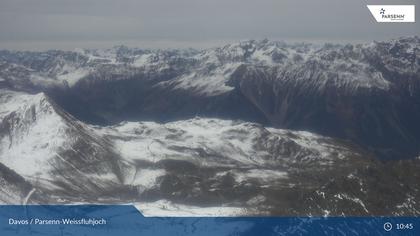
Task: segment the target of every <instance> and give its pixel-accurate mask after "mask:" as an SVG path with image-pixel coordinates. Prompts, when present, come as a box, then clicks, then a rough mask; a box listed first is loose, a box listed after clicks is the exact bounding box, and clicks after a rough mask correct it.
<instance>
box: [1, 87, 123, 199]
mask: <svg viewBox="0 0 420 236" xmlns="http://www.w3.org/2000/svg"><path fill="white" fill-rule="evenodd" d="M0 101H1V104H2V106H1V108H0V144H1V145H0V161H1V162H2V163H3V164H4V165H6V166H7V167H9V168H10V169H12V170H13V171H14V172H16V173H17V174H19V175H21V176H23V177H24V178H25V179H26V180H28V181H29V182H30V183H32V184H35V185H36V186H37V188H40V191H46V192H49V191H51V192H54V194H57V193H60V192H63V193H65V195H66V197H68V198H70V197H71V196H78V195H79V194H84V195H86V197H87V198H89V196H94V197H97V195H98V193H103V194H105V191H106V190H107V189H108V188H110V187H112V186H116V185H119V183H120V181H121V178H122V174H121V172H120V169H119V168H120V167H119V165H120V164H119V160H118V155H116V154H115V153H114V152H113V151H112V149H111V148H110V144H109V143H108V142H107V141H106V140H104V139H101V138H100V137H98V136H96V135H94V134H93V133H92V132H91V131H90V130H89V129H88V128H87V127H86V126H85V125H83V124H82V123H80V122H78V121H77V120H74V118H73V117H71V116H70V115H68V114H67V113H65V112H64V111H62V110H61V109H60V108H59V107H57V106H56V105H55V104H54V103H52V102H51V101H50V99H49V98H48V97H46V96H45V95H44V94H42V93H41V94H36V95H29V94H23V93H19V92H12V91H7V90H1V93H0Z"/></svg>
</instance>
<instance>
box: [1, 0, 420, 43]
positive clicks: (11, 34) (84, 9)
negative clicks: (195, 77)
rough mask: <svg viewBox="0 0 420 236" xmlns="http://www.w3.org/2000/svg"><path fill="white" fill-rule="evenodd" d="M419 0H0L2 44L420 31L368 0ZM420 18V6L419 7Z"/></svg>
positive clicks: (322, 37) (319, 37)
mask: <svg viewBox="0 0 420 236" xmlns="http://www.w3.org/2000/svg"><path fill="white" fill-rule="evenodd" d="M419 3H420V0H391V1H390V0H379V1H377V0H0V49H30V50H43V49H52V48H59V49H74V48H76V47H82V48H102V47H110V46H113V45H119V44H126V45H128V46H137V47H207V46H213V45H216V44H222V43H225V42H232V41H238V40H242V39H262V38H268V39H274V40H285V41H334V42H337V41H370V40H373V39H376V40H383V39H389V38H396V37H399V36H407V35H420V23H419V21H420V19H417V23H376V22H375V21H374V19H373V17H372V16H371V15H370V12H369V10H368V9H367V7H366V5H367V4H415V5H417V6H418V5H420V4H419ZM417 18H418V14H417Z"/></svg>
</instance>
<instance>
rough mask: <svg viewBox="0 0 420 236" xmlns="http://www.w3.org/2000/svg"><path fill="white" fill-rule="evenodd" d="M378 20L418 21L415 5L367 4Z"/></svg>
mask: <svg viewBox="0 0 420 236" xmlns="http://www.w3.org/2000/svg"><path fill="white" fill-rule="evenodd" d="M367 7H368V8H369V11H370V12H371V13H372V15H373V17H375V19H376V21H377V22H416V19H415V6H414V5H367Z"/></svg>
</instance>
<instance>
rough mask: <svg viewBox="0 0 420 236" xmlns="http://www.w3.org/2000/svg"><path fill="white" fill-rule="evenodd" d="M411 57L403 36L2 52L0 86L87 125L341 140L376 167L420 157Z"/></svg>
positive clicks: (413, 48)
mask: <svg viewBox="0 0 420 236" xmlns="http://www.w3.org/2000/svg"><path fill="white" fill-rule="evenodd" d="M419 48H420V39H419V38H418V37H407V38H400V39H396V40H390V41H386V42H373V43H369V44H354V45H352V44H348V45H335V44H324V45H314V44H308V43H300V44H299V43H296V44H287V43H283V42H274V41H268V40H259V41H255V40H250V41H244V42H240V43H236V44H229V45H226V46H223V47H219V48H212V49H206V50H193V49H189V50H175V49H174V50H142V49H130V48H127V47H124V46H119V47H114V48H111V49H102V50H91V49H77V50H75V51H73V52H65V51H47V52H11V51H0V68H1V70H0V79H1V80H0V86H2V87H8V88H12V89H17V90H21V91H32V92H34V91H35V92H45V93H46V94H48V95H49V96H51V97H52V98H53V99H54V101H55V102H57V103H58V104H59V105H60V106H62V107H63V108H64V109H65V110H66V111H68V112H69V113H71V114H72V115H73V116H75V117H77V118H78V119H81V120H83V121H86V122H89V123H93V124H116V123H119V122H121V121H124V120H155V121H171V120H178V119H188V118H192V117H195V116H196V115H199V116H203V117H219V118H225V119H242V120H246V121H252V122H258V123H262V124H269V125H271V126H275V127H278V128H288V129H295V130H311V131H314V132H317V133H319V134H323V135H327V136H332V137H337V138H342V139H349V140H352V141H353V142H356V143H358V144H359V145H362V146H364V147H365V148H368V149H371V150H373V151H375V152H376V154H377V155H379V156H381V157H383V158H388V159H389V158H391V159H399V158H412V157H414V156H418V153H419V152H420V149H419V147H420V125H419V124H418V122H417V120H419V119H420V107H419V106H420V105H419V104H420V103H419V102H418V101H419V100H420V77H419V75H420V73H419V71H420V66H419V65H420V63H419V56H420V50H419ZM80 104H82V105H80ZM372 127H374V128H372Z"/></svg>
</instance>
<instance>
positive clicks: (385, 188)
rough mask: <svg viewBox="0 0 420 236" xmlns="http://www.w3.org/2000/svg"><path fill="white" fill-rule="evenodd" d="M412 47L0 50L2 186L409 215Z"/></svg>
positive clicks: (163, 210) (242, 208)
mask: <svg viewBox="0 0 420 236" xmlns="http://www.w3.org/2000/svg"><path fill="white" fill-rule="evenodd" d="M419 58H420V38H418V37H416V36H415V37H406V38H400V39H395V40H389V41H385V42H373V43H368V44H347V45H340V44H322V45H315V44H309V43H295V44H289V43H284V42H275V41H269V40H250V41H243V42H240V43H236V44H229V45H226V46H223V47H219V48H211V49H204V50H195V49H166V50H163V49H161V50H143V49H136V48H127V47H124V46H118V47H114V48H111V49H76V50H74V51H57V50H51V51H45V52H21V51H6V50H4V51H0V185H1V186H2V188H1V190H0V202H2V203H6V204H40V203H49V204H59V203H65V204H74V203H133V204H135V205H136V206H137V207H138V208H139V209H140V210H141V211H142V212H144V213H145V214H149V215H168V214H181V215H282V216H290V215H298V216H302V215H308V216H313V215H315V216H316V215H318V216H319V215H323V216H327V215H335V216H338V215H354V216H359V215H396V216H402V215H404V216H407V215H419V213H420V205H419V201H420V199H419V198H420V195H419V187H420V186H419V184H418V183H420V176H419V174H418V173H419V171H418V170H419V167H420V124H419V122H418V121H419V120H420V59H419ZM177 212H178V213H177Z"/></svg>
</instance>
